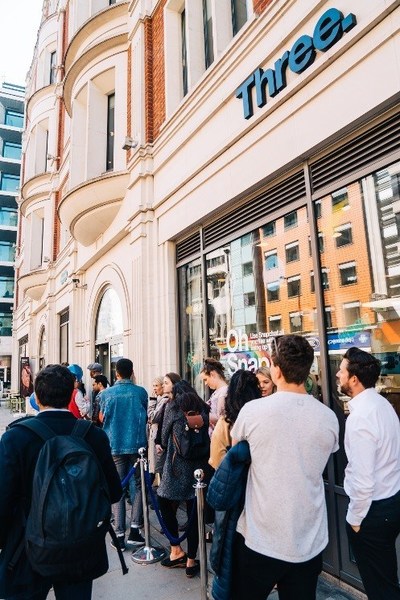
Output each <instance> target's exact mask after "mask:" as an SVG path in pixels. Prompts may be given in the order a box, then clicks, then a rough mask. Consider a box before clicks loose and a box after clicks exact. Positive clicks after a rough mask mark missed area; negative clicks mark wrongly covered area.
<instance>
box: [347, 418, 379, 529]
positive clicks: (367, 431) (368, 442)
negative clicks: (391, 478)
mask: <svg viewBox="0 0 400 600" xmlns="http://www.w3.org/2000/svg"><path fill="white" fill-rule="evenodd" d="M376 448H377V439H376V437H375V436H374V434H373V431H372V428H371V423H370V421H369V419H367V418H364V417H362V416H361V417H360V416H358V415H357V417H356V418H354V419H351V418H350V417H349V418H348V420H347V423H346V451H347V458H348V461H349V464H348V467H347V469H346V478H345V491H346V493H347V494H348V496H349V497H350V502H349V506H348V509H347V515H346V521H347V522H348V523H349V525H350V526H351V527H352V528H353V529H354V531H359V529H360V525H361V523H362V521H363V519H364V517H365V516H366V514H367V512H368V511H369V509H370V506H371V502H372V495H373V491H374V485H375V479H374V472H375V461H376Z"/></svg>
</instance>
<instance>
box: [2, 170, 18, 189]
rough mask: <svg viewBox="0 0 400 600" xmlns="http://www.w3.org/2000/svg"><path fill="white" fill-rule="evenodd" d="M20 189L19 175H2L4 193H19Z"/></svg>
mask: <svg viewBox="0 0 400 600" xmlns="http://www.w3.org/2000/svg"><path fill="white" fill-rule="evenodd" d="M18 188H19V175H10V174H8V173H2V175H1V189H2V190H3V191H4V192H17V191H18Z"/></svg>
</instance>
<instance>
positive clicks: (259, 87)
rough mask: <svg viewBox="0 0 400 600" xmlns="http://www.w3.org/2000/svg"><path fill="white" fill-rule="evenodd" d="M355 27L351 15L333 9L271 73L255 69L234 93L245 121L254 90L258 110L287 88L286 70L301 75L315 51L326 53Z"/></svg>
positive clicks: (288, 52)
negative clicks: (269, 99) (240, 105)
mask: <svg viewBox="0 0 400 600" xmlns="http://www.w3.org/2000/svg"><path fill="white" fill-rule="evenodd" d="M356 24H357V20H356V17H355V15H354V14H352V13H349V14H348V15H347V16H346V17H345V16H343V13H341V12H340V10H338V9H337V8H330V9H329V10H327V11H326V12H324V14H323V15H322V17H321V18H320V19H319V20H318V22H317V24H316V25H315V28H314V33H313V35H312V37H311V36H309V35H302V36H301V37H299V38H298V40H296V41H295V43H294V44H293V46H292V48H291V49H290V50H286V51H285V52H284V53H283V55H282V57H281V58H279V59H278V60H277V61H276V62H275V64H274V68H273V69H266V70H265V71H263V69H261V68H258V69H256V70H255V71H254V73H252V74H251V75H250V77H248V78H247V79H246V80H245V81H244V82H243V83H242V84H241V85H240V86H239V87H238V89H237V90H236V98H239V99H242V103H243V113H244V118H245V119H250V118H251V117H252V116H253V115H254V109H253V98H252V89H253V87H255V88H256V102H257V106H258V107H259V108H262V107H263V106H265V105H266V103H267V87H268V94H269V96H270V97H271V98H273V97H274V96H276V95H277V94H279V92H281V91H282V90H283V89H284V88H285V87H286V85H287V77H286V75H287V73H286V72H287V69H288V68H289V69H290V70H291V71H292V72H293V73H297V74H300V73H303V71H305V70H306V69H308V67H310V66H311V65H312V64H313V62H314V60H315V57H316V54H317V50H320V51H321V52H326V51H327V50H329V48H331V47H332V46H333V45H334V44H336V43H337V42H338V41H339V40H340V39H341V38H342V36H343V34H344V33H347V32H348V31H350V30H351V29H353V27H354V26H355V25H356Z"/></svg>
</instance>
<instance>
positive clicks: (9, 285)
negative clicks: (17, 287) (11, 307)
mask: <svg viewBox="0 0 400 600" xmlns="http://www.w3.org/2000/svg"><path fill="white" fill-rule="evenodd" d="M13 296H14V277H6V276H4V275H0V297H1V298H13Z"/></svg>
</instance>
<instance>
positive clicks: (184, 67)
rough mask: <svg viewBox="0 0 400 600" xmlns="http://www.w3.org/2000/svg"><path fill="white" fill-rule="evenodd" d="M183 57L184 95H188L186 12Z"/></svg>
mask: <svg viewBox="0 0 400 600" xmlns="http://www.w3.org/2000/svg"><path fill="white" fill-rule="evenodd" d="M181 42H182V47H181V55H182V87H183V90H182V91H183V95H184V96H186V94H187V93H188V89H189V88H188V62H187V42H186V11H185V9H183V11H182V12H181Z"/></svg>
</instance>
